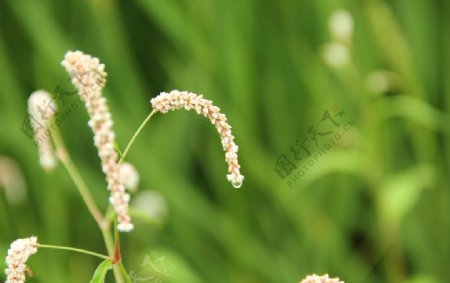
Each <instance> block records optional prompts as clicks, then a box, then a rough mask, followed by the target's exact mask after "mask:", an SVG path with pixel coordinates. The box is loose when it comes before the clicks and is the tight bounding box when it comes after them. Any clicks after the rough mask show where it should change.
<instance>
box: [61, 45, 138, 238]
mask: <svg viewBox="0 0 450 283" xmlns="http://www.w3.org/2000/svg"><path fill="white" fill-rule="evenodd" d="M61 64H62V65H63V66H64V67H65V68H66V70H67V72H68V73H69V74H70V76H71V78H72V83H73V84H74V85H75V87H76V88H77V89H78V94H79V95H80V96H81V99H82V100H83V101H84V102H85V106H86V109H87V112H88V114H89V116H90V118H91V119H90V121H89V127H91V129H92V131H93V132H94V144H95V146H96V147H97V148H98V155H99V157H100V160H101V163H102V169H103V172H104V173H105V175H106V181H107V182H108V190H110V193H111V195H110V198H109V201H110V202H111V204H112V205H113V207H114V209H115V211H116V213H117V219H118V226H117V228H118V229H119V231H122V232H129V231H131V230H133V224H132V223H131V218H130V215H129V214H128V202H129V200H130V196H129V195H128V194H127V193H126V192H125V186H124V185H123V184H122V182H121V180H120V164H118V163H117V161H118V158H119V156H118V154H117V152H116V150H115V149H114V144H115V133H114V131H113V128H112V126H113V121H112V118H111V113H110V112H109V108H108V105H107V103H106V102H107V101H106V98H105V97H103V96H102V95H101V91H102V89H103V87H104V86H105V83H106V75H107V74H106V72H105V71H104V68H105V65H103V64H100V61H99V59H98V58H95V57H92V56H90V55H87V54H83V53H82V52H81V51H75V52H72V51H69V52H67V53H66V55H65V57H64V60H63V61H62V62H61Z"/></svg>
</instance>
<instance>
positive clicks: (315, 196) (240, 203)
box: [0, 0, 450, 283]
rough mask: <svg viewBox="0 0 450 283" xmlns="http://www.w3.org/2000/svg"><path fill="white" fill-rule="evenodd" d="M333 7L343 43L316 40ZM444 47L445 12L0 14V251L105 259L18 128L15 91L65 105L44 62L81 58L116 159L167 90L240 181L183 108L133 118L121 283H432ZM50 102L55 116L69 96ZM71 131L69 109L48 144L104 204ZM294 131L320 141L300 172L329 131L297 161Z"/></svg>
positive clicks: (288, 8) (442, 138) (361, 4)
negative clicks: (96, 61) (314, 282)
mask: <svg viewBox="0 0 450 283" xmlns="http://www.w3.org/2000/svg"><path fill="white" fill-rule="evenodd" d="M339 9H345V10H347V11H348V12H349V13H350V14H351V16H352V18H353V24H352V25H350V26H353V29H354V32H353V36H352V38H351V39H350V38H347V39H344V40H342V38H336V36H333V33H332V32H331V30H330V16H331V15H332V13H333V12H334V11H336V10H339ZM345 24H346V23H345V22H344V23H342V25H343V26H345ZM347 24H348V22H347ZM332 25H334V27H335V26H336V25H338V26H339V25H340V22H339V21H338V23H334V24H333V23H332ZM449 35H450V2H449V1H447V0H431V1H430V0H398V1H394V0H391V1H381V0H380V1H377V0H364V1H356V0H352V1H337V0H324V1H301V0H279V1H267V0H245V1H229V0H189V1H184V0H178V1H176V0H134V1H109V0H95V1H94V0H92V1H88V0H81V1H54V0H41V1H36V0H20V1H13V0H2V1H0V125H1V130H0V156H2V157H1V158H0V161H1V162H0V163H1V165H0V169H1V170H0V176H1V182H2V183H1V184H0V196H1V198H0V199H1V202H0V254H1V255H2V256H3V255H5V256H6V253H7V249H8V246H9V243H11V242H12V241H13V240H14V239H17V238H21V237H29V236H31V235H36V236H38V238H39V241H40V242H41V243H46V244H59V245H67V246H75V247H80V248H85V249H90V250H93V251H97V252H101V253H105V252H106V251H105V248H104V245H103V242H102V237H101V233H100V232H99V230H98V228H97V226H96V224H95V222H94V221H93V220H92V218H91V216H90V215H89V214H88V211H87V209H86V208H85V205H84V203H83V202H82V200H81V198H80V196H79V194H78V192H77V190H76V189H75V187H74V185H73V182H72V181H71V179H70V178H69V177H68V174H67V173H66V171H65V170H64V168H62V166H59V167H58V168H56V170H54V171H53V172H51V173H45V172H44V171H43V170H42V169H41V168H40V167H39V163H38V155H37V148H36V146H35V145H34V143H33V140H32V139H30V138H29V137H28V136H27V135H25V134H24V132H23V131H22V130H21V129H22V125H23V123H24V119H26V117H27V98H28V96H29V94H30V93H31V92H33V91H34V90H37V89H45V90H48V91H50V92H52V93H53V94H54V95H55V97H56V95H57V94H56V93H55V89H56V88H57V87H61V88H63V89H65V90H73V86H71V85H70V82H68V80H67V78H68V77H67V74H66V72H65V70H64V69H63V67H62V66H61V65H60V62H61V60H62V59H63V56H64V54H65V52H66V51H68V50H82V51H83V52H85V53H88V54H92V55H93V56H96V57H98V58H100V60H101V61H102V62H103V63H105V65H106V71H107V72H108V82H107V85H106V88H105V91H104V95H105V96H106V97H107V98H108V101H109V105H110V108H111V112H112V115H113V119H114V127H115V131H116V133H117V142H118V143H119V145H120V146H121V147H122V148H123V147H124V146H125V145H126V144H127V142H128V140H129V139H130V137H131V136H132V134H133V133H134V131H135V130H136V128H137V127H138V125H139V124H140V123H141V121H142V120H143V119H144V118H145V117H146V116H147V115H148V113H149V111H151V107H150V104H149V99H150V98H152V97H154V96H156V95H157V94H158V93H159V92H161V91H169V90H171V89H181V90H189V91H192V92H195V93H201V94H204V96H205V97H206V98H208V99H211V100H213V101H214V103H215V104H216V105H218V106H219V107H221V109H222V111H223V112H224V113H225V114H227V117H228V120H229V122H230V124H231V125H232V126H233V133H234V135H235V136H236V142H237V144H238V145H239V146H240V151H239V158H240V162H241V166H242V173H243V174H244V175H245V181H244V185H243V186H242V188H241V189H239V190H236V189H234V188H232V187H231V185H230V184H229V182H227V180H226V178H225V175H226V170H227V168H226V164H225V162H224V157H223V152H222V149H221V145H220V140H219V137H218V135H217V133H216V131H215V129H214V128H213V127H212V126H211V124H210V123H209V121H207V120H206V119H204V118H203V117H200V116H198V115H196V114H194V113H193V112H191V113H189V112H173V113H170V114H167V115H161V114H158V115H156V116H155V117H154V118H152V120H151V121H150V123H149V125H148V126H147V127H146V128H145V129H144V131H143V133H142V135H141V136H139V138H138V140H137V142H136V144H135V145H134V147H133V148H132V150H131V151H130V154H129V156H128V161H130V162H131V163H133V164H134V165H135V166H136V168H137V169H138V171H139V172H140V177H141V182H140V186H139V190H138V192H136V193H134V194H133V196H132V198H133V199H138V198H139V196H140V195H141V196H142V193H144V192H147V193H148V192H149V191H151V192H152V194H151V195H150V196H151V197H150V200H149V199H145V198H144V200H145V201H141V202H140V204H139V207H140V208H136V209H141V210H142V209H144V210H145V209H149V208H150V209H153V210H152V211H153V212H152V213H153V214H152V215H154V216H153V217H152V218H151V219H150V218H149V217H147V218H148V219H147V220H140V219H138V218H135V220H134V222H135V224H136V229H135V230H134V231H133V232H132V233H130V234H122V240H123V247H122V249H123V262H124V265H125V266H126V268H127V269H128V270H129V271H132V272H134V274H135V275H136V277H134V278H135V282H183V283H201V282H214V283H221V282H223V283H225V282H245V283H251V282H254V283H257V282H258V283H259V282H267V283H270V282H274V283H275V282H277V283H280V282H286V283H288V282H298V281H300V279H301V278H303V277H304V276H306V275H307V274H311V273H319V274H322V273H329V274H331V275H333V276H339V277H340V278H341V279H343V280H345V282H367V283H371V282H374V283H375V282H392V283H399V282H408V283H438V282H449V277H450V271H449V265H450V191H449V188H450V180H449V175H450V164H449V162H450V137H449V134H450V116H449V110H450V36H449ZM55 101H57V103H58V105H59V109H60V111H61V112H63V111H66V110H68V109H69V108H70V105H71V104H72V103H74V101H76V98H75V97H74V96H65V100H61V99H56V98H55ZM325 111H329V112H328V113H332V114H334V113H337V114H339V113H338V112H337V111H339V112H340V111H344V114H343V116H339V117H337V118H336V119H338V118H339V119H341V120H339V119H338V120H336V121H337V122H339V121H340V122H339V124H340V127H338V128H336V127H333V128H321V127H322V124H323V123H324V122H323V121H321V119H322V118H323V115H324V113H326V112H325ZM349 120H351V121H353V122H354V125H353V126H352V127H351V129H350V130H348V131H347V130H344V129H343V126H342V124H343V122H345V121H349ZM87 121H88V117H87V114H86V111H85V110H84V109H83V107H81V106H80V107H78V108H77V109H76V110H74V111H73V113H71V114H70V115H67V116H66V118H65V119H64V121H63V123H61V125H60V129H61V131H62V133H63V136H64V139H65V142H66V145H67V147H68V148H69V151H70V154H71V155H72V157H73V159H74V162H75V163H76V165H77V166H78V168H79V170H80V171H81V172H82V174H83V176H84V178H85V179H86V180H87V182H88V184H89V186H90V188H91V189H92V193H93V195H94V197H95V199H96V201H97V203H98V204H99V206H100V207H101V208H102V209H105V208H106V206H107V197H108V192H107V190H106V185H105V182H104V176H103V174H102V173H101V170H100V163H99V159H98V157H97V152H96V149H95V148H94V146H93V144H92V134H91V132H90V129H89V128H88V127H87ZM341 122H342V123H341ZM310 127H313V129H316V130H317V133H318V134H322V135H318V136H317V141H318V145H317V146H316V147H315V148H314V147H312V146H311V145H314V143H309V146H310V148H309V150H310V152H311V156H310V158H311V157H312V156H313V155H314V154H318V152H321V150H322V149H323V148H324V147H327V146H326V145H327V144H331V143H330V142H328V140H329V138H328V137H331V136H332V135H330V136H327V137H325V134H324V133H329V132H330V131H333V132H338V133H341V134H342V136H341V138H339V139H338V140H337V139H336V140H335V143H333V144H332V145H331V146H330V148H328V147H327V148H328V149H327V150H326V151H323V152H322V153H323V154H321V155H320V157H319V158H318V159H317V158H316V160H314V159H312V160H313V163H314V165H311V162H310V161H309V160H311V159H305V158H303V159H302V160H296V159H295V154H294V152H293V151H292V148H294V151H295V150H297V153H298V152H299V148H300V147H299V145H298V144H297V141H300V142H301V141H303V140H304V139H306V138H308V137H309V132H308V130H309V129H310ZM310 141H311V140H310ZM305 153H306V151H302V152H301V154H305ZM284 157H285V158H288V160H289V162H290V163H286V162H285V163H284V165H286V164H287V165H289V166H290V167H291V168H289V167H283V169H285V170H287V169H292V168H293V167H292V166H296V167H297V169H293V170H292V171H291V172H288V171H289V170H288V171H284V176H285V179H283V178H281V177H280V172H282V171H280V170H281V169H280V167H279V165H280V164H281V163H279V162H278V161H280V160H281V161H283V158H284ZM297 157H298V156H297ZM284 161H285V160H284ZM308 162H310V165H309V167H308ZM14 164H16V166H14ZM304 166H307V167H306V168H308V170H306V171H298V170H301V168H305V167H304ZM14 167H16V168H14ZM277 171H278V172H277ZM20 172H21V173H20ZM299 172H303V173H299ZM21 175H22V176H21ZM282 175H283V174H282ZM300 175H301V176H300ZM295 176H297V177H295ZM20 188H22V189H24V188H25V190H24V191H22V192H21V195H20V192H18V190H19V189H20ZM8 190H9V191H8ZM11 190H12V192H11ZM14 190H15V191H14ZM14 192H16V194H14ZM18 194H19V196H18ZM11 195H12V196H11ZM155 195H156V196H159V197H155ZM14 196H15V197H14ZM147 196H148V194H147ZM141 199H142V198H141ZM142 202H143V203H144V205H142ZM136 205H137V204H136ZM155 215H156V216H155ZM144 218H145V217H144ZM149 260H151V261H152V262H153V264H154V265H150V264H148V263H149ZM98 263H99V261H98V259H96V258H91V257H88V256H85V255H80V254H73V253H66V252H60V251H53V250H47V249H41V250H40V251H39V252H38V253H37V254H36V255H34V256H33V257H32V258H31V259H30V261H29V265H30V267H31V268H32V269H33V273H34V276H33V277H32V278H31V279H29V280H27V282H76V283H79V282H88V281H89V280H90V277H91V276H92V274H93V272H94V269H95V267H96V265H98ZM4 268H5V264H4V262H3V261H1V262H0V269H2V270H3V269H4ZM150 276H157V277H158V278H159V280H160V281H157V277H154V278H150ZM0 279H1V280H4V274H3V273H2V274H1V275H0ZM107 280H108V282H113V281H114V280H113V278H112V276H111V275H108V278H107Z"/></svg>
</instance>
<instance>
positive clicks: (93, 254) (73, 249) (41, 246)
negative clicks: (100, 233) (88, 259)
mask: <svg viewBox="0 0 450 283" xmlns="http://www.w3.org/2000/svg"><path fill="white" fill-rule="evenodd" d="M39 247H40V248H47V249H54V250H66V251H72V252H77V253H82V254H87V255H92V256H95V257H99V258H102V259H106V260H111V257H109V256H106V255H102V254H99V253H95V252H91V251H88V250H84V249H78V248H72V247H65V246H56V245H44V244H39Z"/></svg>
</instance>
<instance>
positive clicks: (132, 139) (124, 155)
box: [119, 110, 156, 163]
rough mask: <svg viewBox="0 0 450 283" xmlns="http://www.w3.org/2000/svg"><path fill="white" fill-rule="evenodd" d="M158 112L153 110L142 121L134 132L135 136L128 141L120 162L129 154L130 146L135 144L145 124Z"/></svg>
mask: <svg viewBox="0 0 450 283" xmlns="http://www.w3.org/2000/svg"><path fill="white" fill-rule="evenodd" d="M155 113H156V111H155V110H153V111H152V112H151V113H150V114H149V115H148V116H147V118H145V120H144V121H143V122H142V124H141V125H140V126H139V128H138V129H137V130H136V132H135V133H134V135H133V137H131V140H130V141H129V142H128V145H127V147H126V148H125V150H124V151H123V154H122V157H121V158H120V160H119V163H122V162H123V161H124V160H125V157H126V156H127V154H128V151H129V150H130V147H131V146H132V145H133V143H134V141H135V140H136V138H137V136H138V135H139V134H140V133H141V131H142V129H143V128H144V127H145V125H146V124H147V123H148V121H150V118H152V116H153V115H154V114H155Z"/></svg>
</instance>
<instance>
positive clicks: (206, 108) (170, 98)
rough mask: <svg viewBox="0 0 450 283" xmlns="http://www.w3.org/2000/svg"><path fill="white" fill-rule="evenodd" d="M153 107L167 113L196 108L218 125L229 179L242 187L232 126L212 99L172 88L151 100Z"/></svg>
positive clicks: (236, 186)
mask: <svg viewBox="0 0 450 283" xmlns="http://www.w3.org/2000/svg"><path fill="white" fill-rule="evenodd" d="M150 102H151V104H152V108H153V109H154V111H156V112H161V113H167V112H168V111H170V110H178V109H183V108H184V109H185V110H191V109H194V110H195V111H196V112H197V114H202V115H203V116H205V117H206V118H208V119H209V120H210V121H211V123H212V124H213V125H214V126H216V129H217V131H218V132H219V135H220V138H221V140H222V147H223V150H224V151H225V161H226V162H227V163H228V172H229V174H228V175H227V179H228V181H230V182H231V184H232V185H233V187H235V188H240V187H241V186H242V181H243V180H244V176H242V175H241V173H240V165H239V162H238V155H237V152H238V146H237V145H236V144H235V143H234V136H233V134H232V133H231V126H230V125H229V124H228V122H227V117H226V116H225V115H224V114H222V113H220V108H219V107H217V106H214V105H213V103H212V101H211V100H207V99H204V98H203V96H202V95H197V94H194V93H191V92H187V91H178V90H172V91H171V92H169V93H166V92H162V93H161V94H160V95H158V96H157V97H155V98H153V99H152V100H151V101H150Z"/></svg>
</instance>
